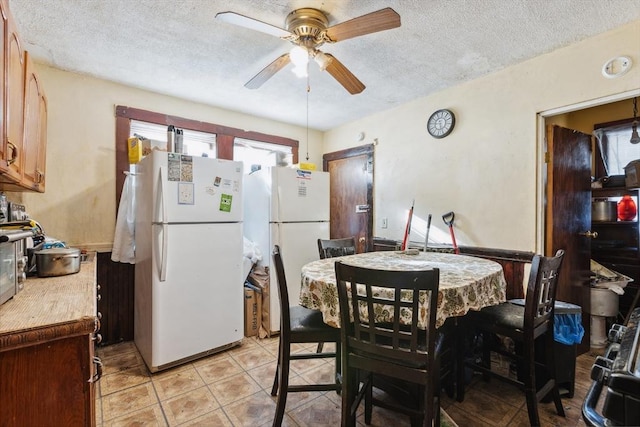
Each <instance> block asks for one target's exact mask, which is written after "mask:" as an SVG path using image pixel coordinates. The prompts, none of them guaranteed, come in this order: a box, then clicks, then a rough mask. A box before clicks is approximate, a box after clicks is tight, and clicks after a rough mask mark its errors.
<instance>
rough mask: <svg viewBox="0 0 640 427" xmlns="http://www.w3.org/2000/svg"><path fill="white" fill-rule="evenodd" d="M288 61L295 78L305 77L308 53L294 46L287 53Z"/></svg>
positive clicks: (300, 47)
mask: <svg viewBox="0 0 640 427" xmlns="http://www.w3.org/2000/svg"><path fill="white" fill-rule="evenodd" d="M289 59H290V60H291V63H292V64H293V69H292V70H291V71H293V74H295V75H296V77H299V78H304V77H307V75H308V72H307V67H308V65H309V51H308V50H307V49H305V48H304V47H302V46H294V47H293V48H292V49H291V51H290V52H289Z"/></svg>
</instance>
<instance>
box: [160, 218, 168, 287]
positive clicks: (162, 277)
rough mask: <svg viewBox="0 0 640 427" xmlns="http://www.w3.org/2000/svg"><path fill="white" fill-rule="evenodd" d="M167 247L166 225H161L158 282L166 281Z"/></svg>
mask: <svg viewBox="0 0 640 427" xmlns="http://www.w3.org/2000/svg"><path fill="white" fill-rule="evenodd" d="M168 246H169V234H168V230H167V224H162V252H161V254H162V258H161V260H160V281H161V282H165V281H166V280H167V258H168V256H167V255H168V254H167V248H168Z"/></svg>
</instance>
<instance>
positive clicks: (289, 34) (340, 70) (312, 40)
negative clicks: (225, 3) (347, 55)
mask: <svg viewBox="0 0 640 427" xmlns="http://www.w3.org/2000/svg"><path fill="white" fill-rule="evenodd" d="M216 19H219V20H221V21H223V22H227V23H230V24H234V25H238V26H241V27H245V28H249V29H252V30H256V31H260V32H263V33H266V34H269V35H272V36H276V37H280V38H281V39H283V40H287V41H289V42H291V43H292V44H294V45H295V46H294V48H293V49H291V52H288V53H285V54H283V55H281V56H279V57H278V58H276V60H275V61H273V62H272V63H271V64H269V65H267V66H266V67H265V68H263V69H262V71H260V72H259V73H258V74H256V75H255V76H254V77H253V78H252V79H251V80H249V81H248V82H247V83H246V84H245V87H247V88H249V89H257V88H259V87H260V86H262V85H263V84H264V83H265V82H266V81H267V80H269V79H270V78H271V77H273V76H274V75H275V74H276V73H277V72H278V71H280V70H281V69H282V68H284V67H285V66H286V65H287V64H289V63H290V62H293V63H294V66H295V68H294V72H296V74H298V75H303V76H304V75H306V71H307V69H306V67H307V63H308V61H309V59H310V58H311V59H313V60H314V61H315V62H317V63H318V65H319V66H320V69H321V70H323V71H324V70H326V71H327V72H328V73H329V74H331V76H332V77H333V78H334V79H336V80H337V81H338V83H340V84H341V85H342V86H344V88H345V89H346V90H347V91H349V93H351V94H352V95H355V94H358V93H360V92H362V91H363V90H364V88H365V86H364V84H362V82H361V81H360V80H358V78H357V77H356V76H354V75H353V73H351V71H349V70H348V69H347V67H345V66H344V65H343V64H342V63H341V62H340V61H338V60H337V59H336V58H335V57H334V56H333V55H331V54H329V53H324V52H322V51H320V50H319V49H318V48H319V47H320V46H322V45H323V44H324V43H336V42H339V41H342V40H346V39H350V38H354V37H359V36H363V35H365V34H371V33H376V32H378V31H384V30H389V29H392V28H397V27H399V26H400V15H398V13H397V12H396V11H395V10H393V9H391V8H390V7H387V8H385V9H381V10H378V11H376V12H371V13H368V14H366V15H362V16H359V17H357V18H353V19H351V20H349V21H345V22H342V23H339V24H336V25H332V26H329V19H328V18H327V16H326V15H325V13H324V12H322V11H321V10H318V9H313V8H302V9H297V10H294V11H293V12H291V13H289V15H288V16H287V18H286V20H285V29H283V28H280V27H276V26H274V25H271V24H267V23H265V22H262V21H258V20H256V19H253V18H249V17H247V16H244V15H240V14H237V13H234V12H220V13H218V14H216ZM298 71H299V72H300V74H299V73H298Z"/></svg>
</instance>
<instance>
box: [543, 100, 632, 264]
mask: <svg viewBox="0 0 640 427" xmlns="http://www.w3.org/2000/svg"><path fill="white" fill-rule="evenodd" d="M636 96H640V89H634V90H630V91H626V92H621V93H617V94H614V95H608V96H604V97H602V98H596V99H592V100H589V101H584V102H578V103H576V104H571V105H567V106H564V107H558V108H552V109H549V110H545V111H541V112H539V113H538V114H537V115H536V116H537V133H538V134H537V138H536V145H537V147H536V163H537V167H536V173H537V175H538V178H537V180H536V181H537V188H536V231H535V232H536V247H535V250H534V252H536V253H540V254H544V248H545V209H546V206H545V205H546V197H545V192H546V191H547V164H546V163H545V153H546V151H547V143H546V136H547V133H546V119H547V117H550V116H555V115H558V114H565V113H571V112H573V111H578V110H584V109H586V108H591V107H597V106H598V105H604V104H610V103H612V102H617V101H622V100H625V99H631V98H633V97H636ZM545 255H549V254H545Z"/></svg>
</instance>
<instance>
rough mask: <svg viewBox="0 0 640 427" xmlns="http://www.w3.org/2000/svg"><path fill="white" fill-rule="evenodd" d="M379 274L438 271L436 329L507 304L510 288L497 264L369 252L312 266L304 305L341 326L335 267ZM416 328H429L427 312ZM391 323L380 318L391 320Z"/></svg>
mask: <svg viewBox="0 0 640 427" xmlns="http://www.w3.org/2000/svg"><path fill="white" fill-rule="evenodd" d="M336 261H342V262H344V263H345V264H349V265H355V266H359V267H366V268H374V269H381V270H406V271H411V270H425V269H429V268H439V269H440V290H439V295H438V313H437V315H436V327H440V326H442V324H443V323H444V321H445V320H446V319H447V318H448V317H455V316H464V315H465V314H466V313H467V312H468V311H469V310H480V309H481V308H483V307H486V306H489V305H496V304H499V303H501V302H504V301H505V300H506V288H507V283H506V281H505V278H504V273H503V271H502V266H501V265H500V264H498V263H497V262H494V261H489V260H486V259H482V258H475V257H470V256H465V255H453V254H447V253H434V252H427V253H423V252H420V253H418V254H417V255H409V254H404V253H401V252H367V253H362V254H356V255H349V256H343V257H336V258H327V259H322V260H318V261H313V262H310V263H309V264H306V265H304V266H303V267H302V286H301V289H300V304H301V305H302V306H304V307H307V308H312V309H316V310H320V311H321V312H322V315H323V319H324V322H325V323H327V324H328V325H331V326H335V327H340V312H339V306H338V290H337V288H336V277H335V269H334V268H335V267H334V263H335V262H336ZM422 312H423V313H425V315H424V318H423V319H419V320H418V326H419V327H424V325H425V324H426V310H422ZM390 320H391V319H380V321H390Z"/></svg>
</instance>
